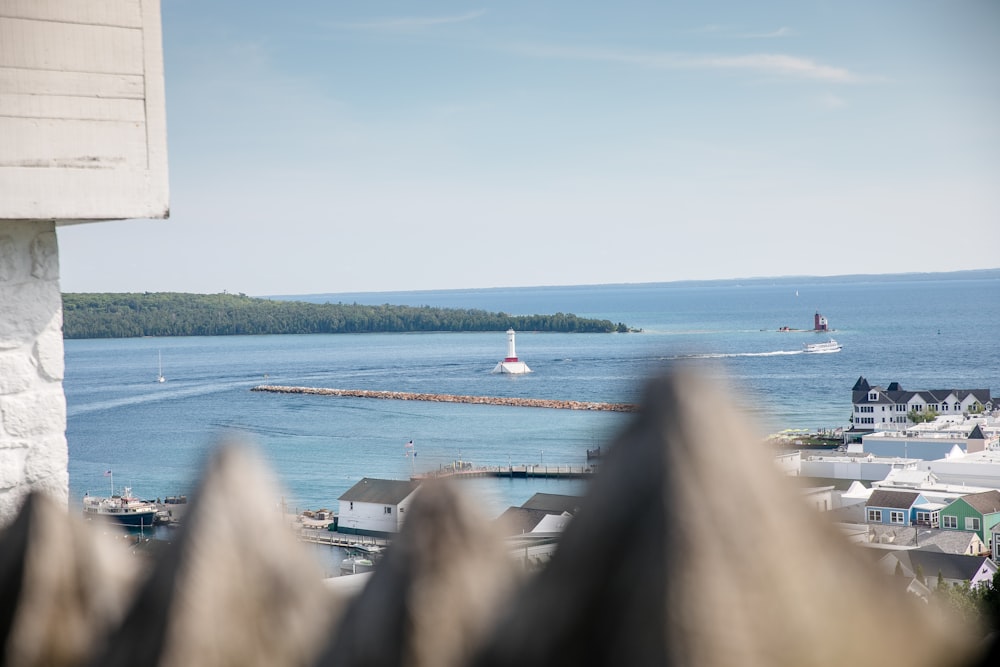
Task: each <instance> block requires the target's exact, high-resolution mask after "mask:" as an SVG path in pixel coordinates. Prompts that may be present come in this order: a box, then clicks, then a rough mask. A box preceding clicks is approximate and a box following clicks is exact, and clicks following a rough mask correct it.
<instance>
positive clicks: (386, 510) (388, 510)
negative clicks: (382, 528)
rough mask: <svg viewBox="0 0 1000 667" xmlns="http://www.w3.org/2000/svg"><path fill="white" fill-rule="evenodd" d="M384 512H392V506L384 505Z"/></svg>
mask: <svg viewBox="0 0 1000 667" xmlns="http://www.w3.org/2000/svg"><path fill="white" fill-rule="evenodd" d="M385 513H386V514H392V508H391V507H388V506H386V508H385Z"/></svg>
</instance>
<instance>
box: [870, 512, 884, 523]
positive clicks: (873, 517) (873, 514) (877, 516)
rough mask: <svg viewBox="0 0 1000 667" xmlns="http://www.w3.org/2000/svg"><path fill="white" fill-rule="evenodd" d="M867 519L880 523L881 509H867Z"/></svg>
mask: <svg viewBox="0 0 1000 667" xmlns="http://www.w3.org/2000/svg"><path fill="white" fill-rule="evenodd" d="M868 520H869V521H871V522H874V523H882V510H868Z"/></svg>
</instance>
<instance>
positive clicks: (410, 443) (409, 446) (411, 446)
mask: <svg viewBox="0 0 1000 667" xmlns="http://www.w3.org/2000/svg"><path fill="white" fill-rule="evenodd" d="M406 448H407V449H413V441H412V440H410V441H409V442H408V443H406Z"/></svg>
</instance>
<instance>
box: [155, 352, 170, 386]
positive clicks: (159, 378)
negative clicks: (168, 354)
mask: <svg viewBox="0 0 1000 667" xmlns="http://www.w3.org/2000/svg"><path fill="white" fill-rule="evenodd" d="M156 359H157V361H159V364H160V372H159V373H158V374H157V376H156V381H157V382H166V381H167V378H165V377H163V355H162V354H160V351H159V350H157V351H156Z"/></svg>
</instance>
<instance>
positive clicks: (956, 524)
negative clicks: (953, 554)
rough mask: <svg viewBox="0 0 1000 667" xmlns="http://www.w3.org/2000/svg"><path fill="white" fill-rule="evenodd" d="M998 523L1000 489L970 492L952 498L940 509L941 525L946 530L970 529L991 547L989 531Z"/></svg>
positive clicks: (999, 520)
mask: <svg viewBox="0 0 1000 667" xmlns="http://www.w3.org/2000/svg"><path fill="white" fill-rule="evenodd" d="M998 523H1000V491H997V490H996V489H993V490H990V491H981V492H980V493H970V494H968V495H965V496H962V497H961V498H958V499H957V500H954V501H953V502H952V503H951V504H949V505H947V506H946V507H945V508H944V509H942V510H941V527H942V528H945V529H947V530H971V531H974V532H976V533H977V534H978V535H979V537H980V539H982V540H983V541H984V542H987V546H988V547H989V548H990V550H992V549H993V541H992V537H991V531H992V529H993V526H995V525H997V524H998Z"/></svg>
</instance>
